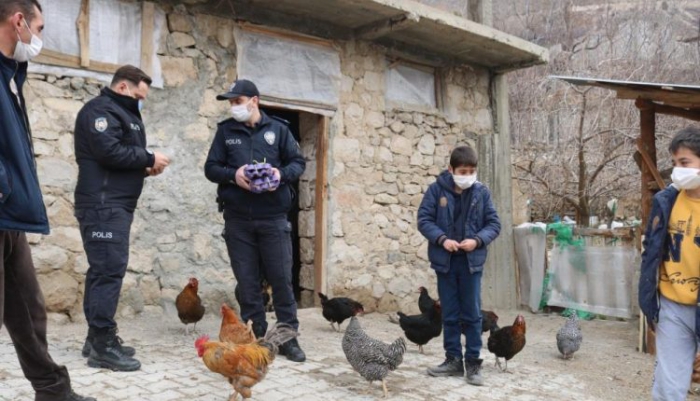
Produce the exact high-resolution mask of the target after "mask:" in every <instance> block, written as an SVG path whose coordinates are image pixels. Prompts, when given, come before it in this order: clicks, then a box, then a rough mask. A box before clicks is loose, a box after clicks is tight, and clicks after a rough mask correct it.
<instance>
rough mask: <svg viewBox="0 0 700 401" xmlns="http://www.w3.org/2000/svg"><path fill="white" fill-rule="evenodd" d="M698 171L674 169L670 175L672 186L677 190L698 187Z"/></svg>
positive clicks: (695, 169) (685, 168)
mask: <svg viewBox="0 0 700 401" xmlns="http://www.w3.org/2000/svg"><path fill="white" fill-rule="evenodd" d="M698 174H700V169H697V168H689V167H674V168H673V173H671V180H673V185H675V186H676V188H678V189H695V188H699V187H700V175H698Z"/></svg>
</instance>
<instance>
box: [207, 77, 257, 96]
mask: <svg viewBox="0 0 700 401" xmlns="http://www.w3.org/2000/svg"><path fill="white" fill-rule="evenodd" d="M239 96H248V97H254V96H260V92H258V87H257V86H255V84H254V83H252V82H251V81H249V80H247V79H238V80H236V82H234V83H233V85H231V89H229V90H228V92H226V93H224V94H223V95H218V96H217V97H216V100H228V99H233V98H237V97H239Z"/></svg>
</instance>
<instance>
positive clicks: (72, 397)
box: [61, 390, 97, 401]
mask: <svg viewBox="0 0 700 401" xmlns="http://www.w3.org/2000/svg"><path fill="white" fill-rule="evenodd" d="M61 401H97V400H96V399H95V398H92V397H83V396H82V395H78V394H76V393H75V392H73V390H71V391H70V393H68V395H67V396H66V398H63V399H62V400H61Z"/></svg>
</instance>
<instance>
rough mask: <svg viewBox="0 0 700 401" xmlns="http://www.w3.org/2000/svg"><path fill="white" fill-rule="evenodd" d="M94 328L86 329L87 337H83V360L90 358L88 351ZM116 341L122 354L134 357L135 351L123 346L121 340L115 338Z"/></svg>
mask: <svg viewBox="0 0 700 401" xmlns="http://www.w3.org/2000/svg"><path fill="white" fill-rule="evenodd" d="M95 330H96V329H95V328H94V327H89V328H88V334H87V337H85V344H83V351H82V355H83V358H87V357H88V356H90V350H91V349H92V341H93V339H94V338H95ZM117 340H118V341H119V345H121V347H122V353H123V354H124V355H126V356H134V355H136V350H135V349H134V348H133V347H129V346H126V345H122V344H124V341H122V338H121V337H119V336H117Z"/></svg>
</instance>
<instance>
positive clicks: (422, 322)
mask: <svg viewBox="0 0 700 401" xmlns="http://www.w3.org/2000/svg"><path fill="white" fill-rule="evenodd" d="M398 315H399V324H400V325H401V329H403V332H404V334H406V338H408V340H409V341H411V342H412V343H414V344H417V345H418V352H420V353H421V354H423V353H424V352H423V346H424V345H425V344H427V343H428V341H430V340H432V339H433V338H435V337H438V336H439V335H440V334H441V333H442V310H441V309H440V303H439V302H437V301H433V307H432V308H430V309H428V311H427V312H426V313H421V314H420V315H413V316H406V314H404V313H402V312H398Z"/></svg>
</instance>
